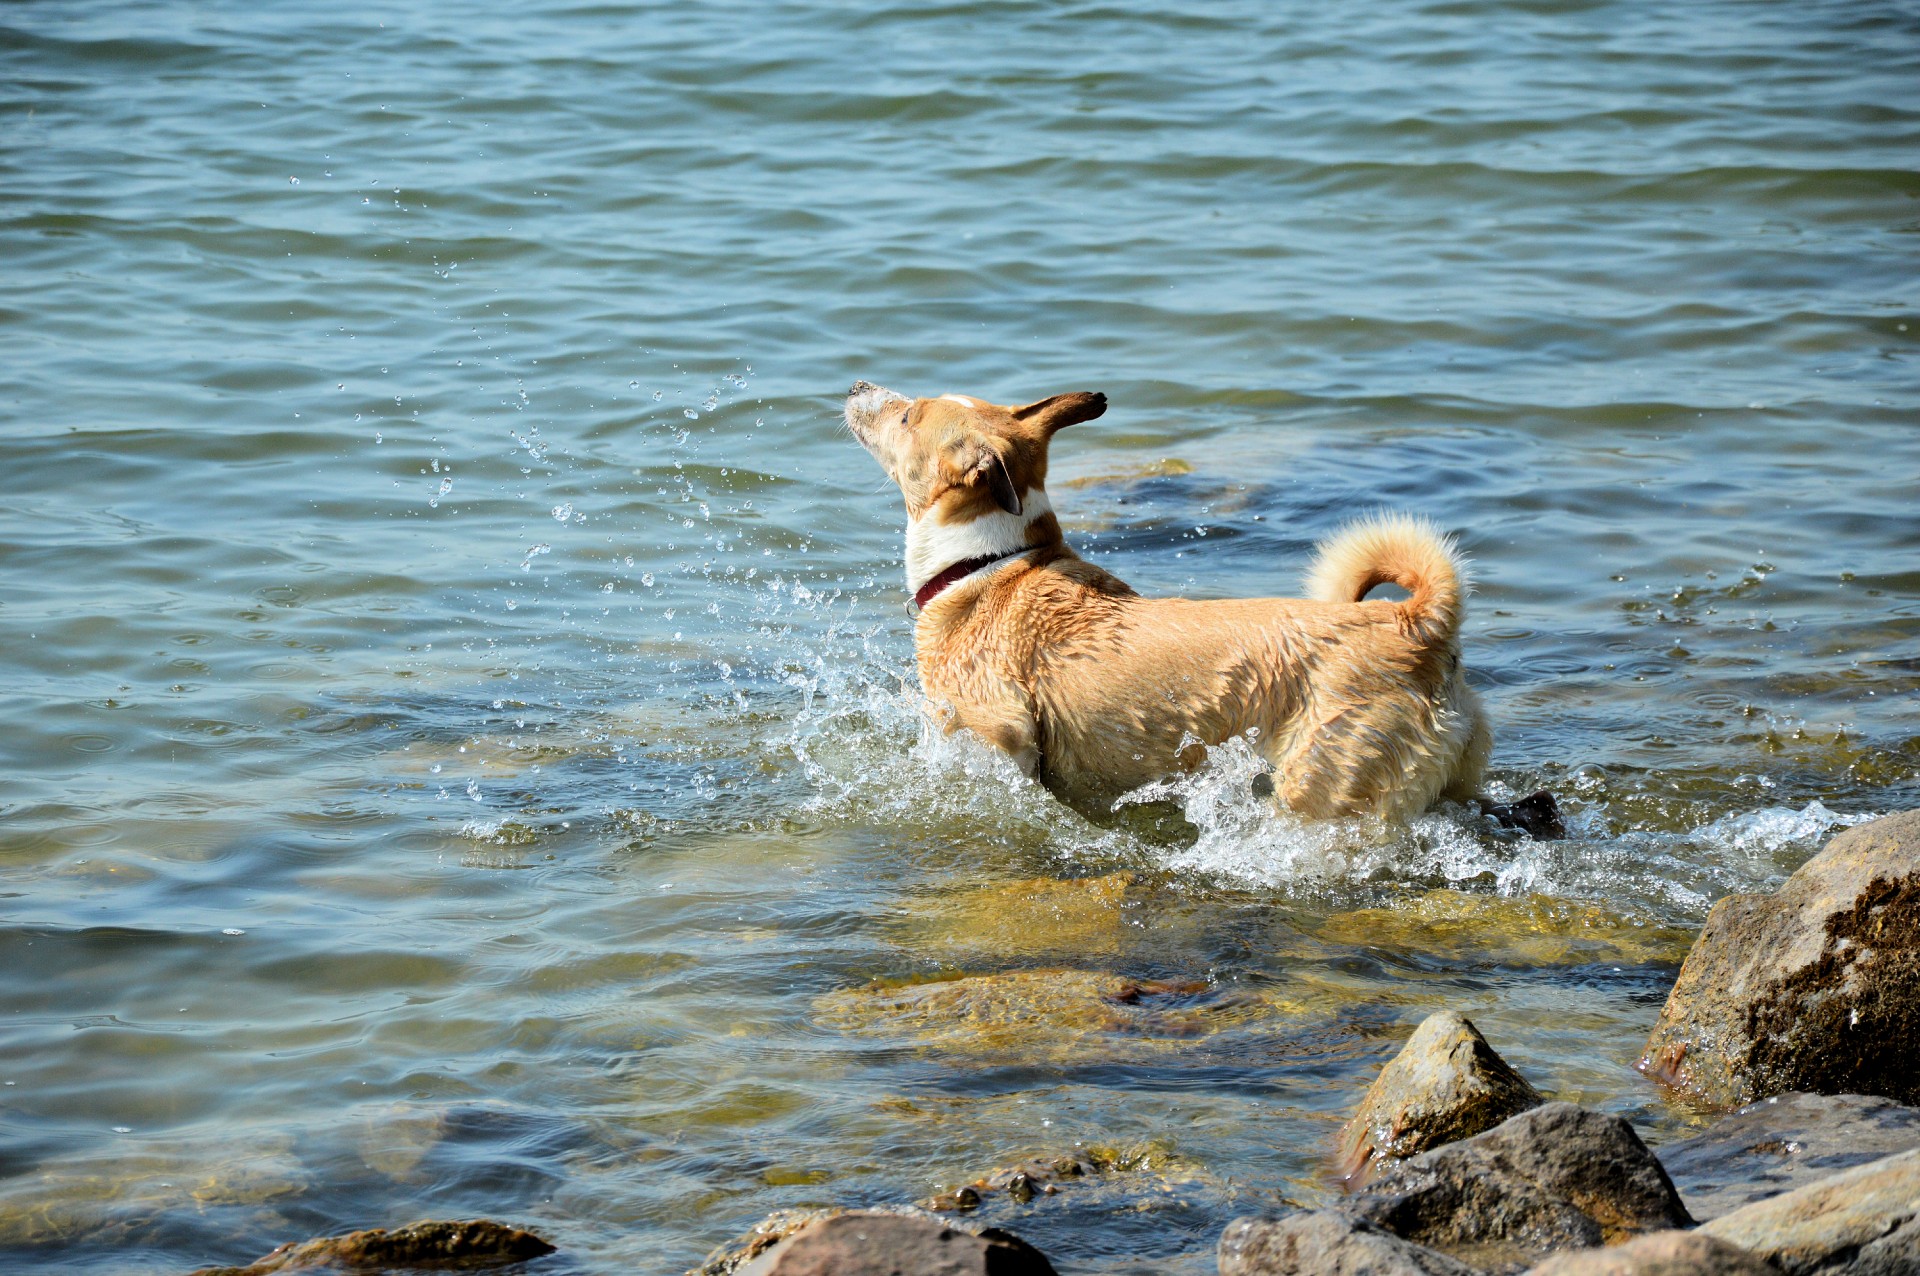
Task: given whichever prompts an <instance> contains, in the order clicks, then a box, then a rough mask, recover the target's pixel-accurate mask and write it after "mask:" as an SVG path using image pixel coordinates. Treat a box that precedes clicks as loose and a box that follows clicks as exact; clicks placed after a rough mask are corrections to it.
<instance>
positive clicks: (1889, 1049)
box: [1639, 811, 1920, 1107]
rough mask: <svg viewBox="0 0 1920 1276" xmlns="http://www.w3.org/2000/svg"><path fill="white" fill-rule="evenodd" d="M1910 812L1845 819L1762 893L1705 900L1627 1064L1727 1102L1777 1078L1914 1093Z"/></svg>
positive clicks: (1915, 889)
mask: <svg viewBox="0 0 1920 1276" xmlns="http://www.w3.org/2000/svg"><path fill="white" fill-rule="evenodd" d="M1916 1042H1920V811H1907V812H1903V813H1902V814H1899V815H1891V816H1888V817H1887V818H1885V819H1881V820H1875V821H1874V822H1873V823H1871V824H1863V825H1860V826H1858V827H1856V828H1852V829H1849V830H1847V831H1846V832H1844V833H1842V834H1840V835H1839V836H1838V837H1836V838H1834V839H1833V840H1832V841H1831V842H1829V843H1827V846H1826V849H1825V850H1823V851H1821V852H1820V853H1819V854H1818V855H1816V856H1814V857H1813V858H1812V859H1810V860H1808V861H1807V862H1806V863H1805V864H1804V865H1802V866H1801V867H1800V869H1799V870H1798V871H1797V872H1795V873H1794V874H1793V876H1791V877H1789V878H1788V879H1787V881H1786V883H1785V884H1784V885H1783V886H1781V888H1780V889H1779V890H1778V891H1777V892H1775V893H1774V894H1772V895H1729V896H1727V897H1726V898H1725V899H1722V900H1721V901H1720V902H1719V903H1717V904H1715V905H1714V906H1713V911H1712V912H1710V913H1709V914H1708V915H1707V924H1706V927H1705V928H1704V929H1703V930H1702V931H1701V933H1700V938H1699V940H1698V942H1696V943H1695V944H1694V946H1693V951H1692V952H1690V953H1688V954H1687V960H1686V963H1685V964H1684V965H1683V966H1682V967H1681V968H1680V977H1679V980H1678V981H1677V982H1676V983H1675V984H1674V987H1673V992H1672V993H1671V994H1670V995H1669V996H1668V998H1667V1004H1666V1008H1665V1009H1664V1010H1662V1011H1661V1013H1660V1021H1659V1023H1658V1024H1656V1025H1655V1027H1654V1030H1653V1035H1652V1036H1650V1037H1649V1038H1648V1039H1647V1044H1646V1049H1645V1050H1644V1051H1643V1052H1642V1055H1641V1058H1640V1064H1639V1066H1640V1068H1641V1070H1642V1071H1643V1072H1646V1073H1647V1074H1648V1075H1650V1076H1653V1077H1655V1078H1657V1079H1659V1080H1661V1081H1663V1082H1665V1083H1667V1084H1668V1085H1671V1086H1673V1087H1674V1088H1676V1089H1678V1090H1680V1091H1682V1092H1684V1093H1685V1094H1687V1095H1688V1096H1689V1097H1691V1098H1693V1099H1695V1100H1696V1101H1699V1102H1702V1103H1705V1104H1707V1105H1709V1106H1712V1107H1734V1106H1737V1105H1739V1104H1744V1103H1751V1102H1753V1101H1754V1100H1755V1099H1761V1098H1765V1097H1766V1096H1768V1095H1771V1094H1779V1093H1782V1092H1784V1091H1788V1090H1810V1091H1814V1092H1816V1093H1820V1094H1842V1093H1854V1094H1879V1095H1885V1096H1887V1097H1889V1098H1893V1099H1898V1100H1899V1101H1901V1102H1902V1103H1920V1066H1916V1063H1915V1057H1914V1050H1915V1043H1916Z"/></svg>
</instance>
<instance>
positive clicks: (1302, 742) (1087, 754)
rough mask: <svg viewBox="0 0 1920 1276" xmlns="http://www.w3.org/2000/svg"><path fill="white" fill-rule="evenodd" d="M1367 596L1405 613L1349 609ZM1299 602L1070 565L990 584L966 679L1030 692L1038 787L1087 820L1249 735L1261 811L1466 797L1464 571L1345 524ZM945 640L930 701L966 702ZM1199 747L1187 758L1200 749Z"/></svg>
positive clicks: (1405, 810)
mask: <svg viewBox="0 0 1920 1276" xmlns="http://www.w3.org/2000/svg"><path fill="white" fill-rule="evenodd" d="M1383 583H1393V584H1397V585H1399V586H1401V587H1402V588H1404V589H1406V590H1407V591H1408V595H1409V596H1408V597H1407V598H1406V599H1404V600H1401V601H1385V600H1376V601H1372V602H1361V601H1358V599H1359V598H1360V597H1361V596H1362V595H1364V594H1365V593H1366V592H1367V591H1368V590H1370V589H1372V588H1374V587H1375V586H1376V585H1379V584H1383ZM1309 587H1310V591H1311V592H1312V593H1313V594H1314V595H1315V597H1312V598H1306V599H1291V598H1251V599H1221V600H1190V599H1177V598H1175V599H1149V598H1142V597H1140V596H1139V595H1137V594H1135V593H1134V592H1133V591H1132V590H1131V589H1128V588H1127V587H1126V586H1125V585H1123V584H1121V583H1120V582H1119V581H1117V580H1115V579H1114V578H1112V577H1111V576H1108V575H1107V574H1106V573H1105V572H1102V571H1100V570H1099V569H1097V568H1092V567H1091V566H1090V565H1089V564H1086V563H1084V562H1082V561H1080V560H1078V559H1076V558H1073V557H1072V555H1071V553H1070V551H1064V549H1063V551H1062V553H1061V556H1060V557H1058V558H1054V557H1052V556H1049V558H1048V560H1047V561H1044V562H1040V563H1036V564H1033V565H1030V566H1021V565H1016V566H1013V567H1010V568H1009V569H1008V570H1007V571H1005V572H1003V573H1001V574H999V575H998V576H996V578H995V579H994V580H993V581H992V582H991V583H990V584H989V585H988V586H987V588H986V590H985V591H984V592H983V594H982V596H981V598H980V599H979V601H978V603H976V604H975V615H976V616H977V617H979V618H981V619H986V618H988V617H991V618H992V619H991V623H990V624H987V625H984V626H981V627H979V628H977V629H976V628H974V627H973V626H969V627H968V628H969V630H970V631H971V632H969V633H968V634H967V635H966V639H965V644H964V645H965V646H966V647H967V648H968V649H969V652H968V658H967V659H966V661H965V664H966V665H967V666H970V667H974V668H978V664H977V663H976V662H978V661H980V660H982V659H983V658H984V661H985V662H986V663H987V664H989V665H999V666H1001V667H1004V668H1006V669H1008V670H1010V671H1012V670H1018V671H1020V672H1021V674H1022V675H1024V676H1023V678H1022V680H1023V681H1025V682H1026V683H1027V685H1028V686H1030V687H1031V694H1032V712H1033V715H1034V718H1035V720H1036V723H1037V727H1038V730H1037V733H1036V739H1035V741H1034V745H1035V749H1036V753H1037V765H1038V772H1039V775H1040V778H1042V779H1043V780H1044V781H1045V782H1046V783H1047V784H1048V785H1049V787H1051V788H1053V789H1054V791H1055V792H1057V793H1059V794H1060V796H1061V797H1063V798H1064V799H1066V800H1068V801H1070V802H1072V803H1073V804H1074V805H1076V806H1079V807H1081V808H1082V809H1085V810H1088V811H1100V810H1104V809H1105V808H1106V807H1108V806H1109V805H1110V804H1111V803H1112V801H1113V799H1114V798H1116V797H1118V796H1119V795H1120V794H1122V793H1125V792H1127V791H1128V790H1130V789H1133V788H1137V787H1139V786H1140V785H1142V784H1147V783H1150V782H1152V781H1154V780H1157V779H1163V778H1165V777H1166V776H1168V775H1169V774H1174V773H1178V772H1180V771H1185V770H1190V769H1192V768H1193V767H1194V766H1196V765H1198V764H1199V763H1200V762H1201V761H1202V760H1204V757H1205V750H1204V748H1201V747H1200V746H1201V745H1203V744H1204V745H1215V744H1219V743H1220V742H1222V741H1224V740H1227V739H1230V738H1232V737H1235V736H1243V735H1244V736H1250V738H1251V740H1252V742H1253V744H1254V747H1255V748H1256V749H1257V750H1258V751H1259V752H1260V753H1261V755H1262V756H1264V757H1265V758H1266V759H1267V760H1268V761H1269V762H1270V763H1272V764H1273V768H1274V783H1275V789H1276V797H1277V798H1278V799H1279V800H1280V801H1281V802H1282V803H1284V804H1285V805H1287V806H1289V807H1291V808H1293V809H1294V810H1296V811H1298V812H1300V813H1301V814H1303V815H1308V816H1311V817H1316V818H1325V817H1333V816H1343V815H1354V814H1361V813H1374V814H1380V815H1383V816H1387V817H1389V818H1403V817H1405V816H1408V815H1413V814H1417V813H1419V812H1420V811H1423V810H1425V809H1426V808H1427V807H1429V806H1431V805H1432V804H1433V803H1434V802H1435V801H1437V800H1439V799H1440V798H1442V797H1457V798H1463V799H1464V798H1467V797H1470V796H1472V793H1473V789H1474V786H1475V784H1476V783H1477V781H1478V779H1479V774H1480V770H1481V767H1482V766H1483V765H1484V761H1485V757H1486V753H1487V750H1488V744H1489V741H1488V736H1487V732H1486V729H1485V727H1484V725H1483V722H1482V718H1481V715H1480V712H1479V706H1478V703H1477V700H1476V698H1475V696H1474V694H1473V692H1472V691H1471V690H1470V689H1469V688H1468V687H1467V686H1466V685H1465V683H1464V680H1463V679H1462V678H1461V676H1460V670H1459V657H1458V631H1459V622H1460V616H1461V610H1462V608H1461V604H1462V601H1463V595H1464V593H1465V589H1466V582H1465V572H1464V570H1463V567H1462V564H1461V563H1460V560H1459V558H1458V556H1457V554H1456V553H1455V551H1454V550H1453V547H1452V546H1451V545H1450V544H1449V543H1448V542H1447V541H1446V539H1445V538H1443V537H1441V536H1440V535H1439V534H1438V533H1437V532H1435V531H1433V530H1432V529H1431V528H1429V527H1427V526H1426V525H1425V524H1421V523H1418V522H1415V521H1413V520H1409V519H1382V520H1376V521H1374V522H1370V523H1366V524H1362V525H1360V526H1358V527H1355V528H1352V529H1349V530H1348V531H1347V532H1345V533H1343V534H1342V535H1340V536H1339V537H1337V538H1335V539H1334V540H1333V541H1331V542H1329V543H1328V544H1327V545H1326V546H1325V547H1324V548H1323V549H1322V551H1321V554H1320V557H1319V560H1318V561H1317V563H1316V564H1315V567H1314V569H1313V571H1312V573H1311V574H1310V586H1309ZM943 650H945V651H948V652H952V651H953V650H954V649H953V648H952V647H948V646H947V645H946V644H939V645H937V646H933V647H930V648H929V649H926V650H923V656H931V657H933V658H932V659H923V661H922V675H923V678H924V680H925V682H926V684H927V689H928V691H929V693H930V694H931V695H933V696H934V698H935V699H943V698H944V699H948V700H950V701H951V702H952V703H954V704H956V705H962V704H964V702H965V701H966V700H967V699H969V698H970V692H969V688H970V687H971V686H973V685H977V684H976V683H975V680H974V678H972V677H967V676H957V675H959V674H960V670H959V669H957V668H956V667H955V664H954V663H953V662H952V661H951V660H943V659H941V658H940V655H939V653H940V652H941V651H943ZM1196 742H1197V743H1196Z"/></svg>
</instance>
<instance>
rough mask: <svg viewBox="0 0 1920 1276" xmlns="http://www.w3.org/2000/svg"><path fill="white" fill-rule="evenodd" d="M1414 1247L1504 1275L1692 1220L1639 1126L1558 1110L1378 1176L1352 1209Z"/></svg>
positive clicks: (1383, 1165) (1511, 1121)
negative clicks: (1566, 1252)
mask: <svg viewBox="0 0 1920 1276" xmlns="http://www.w3.org/2000/svg"><path fill="white" fill-rule="evenodd" d="M1345 1208H1347V1209H1349V1210H1351V1211H1352V1212H1354V1213H1356V1214H1359V1215H1360V1216H1362V1217H1363V1218H1366V1219H1369V1220H1370V1221H1372V1222H1374V1223H1376V1224H1378V1225H1379V1226H1381V1227H1383V1228H1385V1229H1386V1230H1388V1231H1390V1232H1392V1233H1394V1234H1395V1235H1397V1236H1399V1237H1401V1238H1402V1239H1404V1240H1410V1241H1413V1242H1415V1243H1417V1244H1421V1245H1427V1246H1431V1247H1432V1248H1435V1249H1439V1250H1443V1251H1445V1252H1446V1253H1448V1254H1449V1255H1451V1256H1453V1257H1455V1258H1458V1259H1460V1260H1462V1261H1463V1262H1467V1263H1470V1264H1472V1265H1474V1266H1476V1267H1484V1268H1487V1269H1489V1270H1493V1271H1499V1272H1517V1271H1520V1270H1522V1269H1523V1268H1525V1267H1527V1266H1528V1265H1529V1264H1531V1263H1534V1262H1537V1261H1538V1260H1539V1259H1541V1258H1543V1257H1545V1256H1546V1255H1547V1254H1549V1253H1551V1252H1553V1251H1556V1250H1561V1249H1585V1248H1590V1247H1592V1246H1595V1245H1611V1244H1616V1243H1618V1242H1620V1241H1623V1240H1627V1239H1630V1238H1632V1237H1634V1236H1638V1235H1641V1234H1643V1233H1646V1232H1653V1231H1662V1230H1665V1229H1668V1228H1676V1227H1689V1226H1691V1225H1692V1223H1693V1219H1692V1218H1691V1217H1689V1216H1688V1214H1687V1210H1686V1207H1685V1206H1684V1205H1682V1204H1681V1202H1680V1195H1679V1193H1677V1192H1676V1191H1674V1188H1673V1183H1672V1181H1671V1180H1669V1179H1668V1178H1667V1172H1666V1171H1665V1170H1663V1169H1661V1168H1660V1162H1659V1161H1657V1160H1655V1159H1654V1156H1653V1153H1651V1152H1649V1151H1648V1150H1647V1147H1646V1144H1644V1143H1642V1142H1641V1141H1640V1137H1639V1136H1638V1135H1637V1134H1635V1133H1634V1132H1633V1127H1632V1126H1630V1125H1628V1124H1627V1123H1626V1122H1625V1121H1624V1120H1622V1119H1621V1118H1619V1117H1616V1116H1606V1115H1603V1114H1601V1113H1598V1112H1590V1111H1588V1110H1587V1109H1585V1108H1581V1107H1577V1106H1575V1105H1574V1104H1571V1103H1548V1104H1543V1105H1541V1106H1540V1107H1537V1108H1532V1109H1529V1110H1528V1111H1526V1112H1522V1113H1521V1114H1520V1115H1518V1116H1515V1117H1510V1118H1508V1119H1507V1120H1506V1121H1504V1122H1502V1123H1501V1124H1499V1125H1497V1126H1495V1127H1494V1128H1493V1129H1491V1130H1488V1131H1486V1132H1485V1133H1484V1134H1476V1135H1474V1136H1473V1137H1472V1138H1470V1139H1463V1140H1461V1141H1460V1142H1458V1143H1449V1144H1446V1145H1444V1146H1442V1147H1439V1148H1435V1149H1434V1150H1433V1151H1430V1152H1422V1153H1420V1154H1419V1155H1418V1156H1414V1157H1409V1158H1408V1159H1406V1160H1404V1161H1384V1162H1380V1163H1378V1164H1377V1165H1376V1167H1375V1172H1374V1177H1373V1181H1372V1182H1371V1183H1369V1184H1368V1185H1367V1188H1366V1190H1365V1191H1363V1192H1361V1193H1359V1194H1358V1195H1356V1196H1354V1197H1352V1198H1350V1199H1349V1201H1348V1203H1347V1205H1346V1207H1345Z"/></svg>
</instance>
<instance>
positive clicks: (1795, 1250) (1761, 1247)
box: [1700, 1150, 1920, 1276]
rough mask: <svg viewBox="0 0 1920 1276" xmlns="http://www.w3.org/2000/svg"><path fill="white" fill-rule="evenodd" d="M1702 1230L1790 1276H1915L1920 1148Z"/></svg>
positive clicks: (1919, 1254)
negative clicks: (1807, 1275) (1818, 1275)
mask: <svg viewBox="0 0 1920 1276" xmlns="http://www.w3.org/2000/svg"><path fill="white" fill-rule="evenodd" d="M1700 1231H1701V1232H1702V1233H1704V1234H1705V1235H1708V1236H1713V1237H1717V1238H1718V1239H1720V1240H1723V1241H1727V1242H1729V1243H1731V1244H1734V1245H1739V1246H1741V1247H1742V1248H1745V1249H1750V1250H1752V1251H1753V1252H1754V1253H1756V1254H1758V1255H1760V1256H1761V1257H1763V1258H1766V1259H1768V1260H1770V1261H1771V1262H1773V1263H1774V1264H1775V1265H1776V1266H1777V1267H1779V1268H1780V1270H1782V1271H1784V1272H1787V1273H1789V1276H1800V1274H1801V1273H1812V1272H1820V1273H1833V1274H1834V1276H1842V1274H1843V1273H1844V1276H1912V1273H1914V1272H1917V1271H1920V1150H1916V1151H1912V1152H1902V1153H1900V1154H1899V1155H1898V1156H1889V1157H1885V1158H1883V1159H1881V1160H1878V1161H1870V1162H1868V1163H1867V1164H1865V1165H1856V1166H1855V1167H1853V1168H1852V1169H1850V1170H1842V1171H1841V1172H1840V1173H1838V1174H1835V1175H1833V1176H1832V1177H1831V1178H1824V1179H1821V1180H1819V1181H1817V1182H1814V1183H1809V1184H1807V1185H1806V1186H1805V1187H1800V1188H1795V1189H1794V1190H1793V1191H1791V1192H1786V1193H1783V1194H1782V1195H1780V1196H1775V1197H1771V1198H1769V1199H1767V1200H1764V1201H1756V1202H1754V1203H1753V1204H1752V1205H1743V1206H1741V1207H1740V1208H1739V1209H1737V1210H1735V1211H1733V1212H1732V1213H1731V1214H1723V1215H1721V1216H1720V1217H1719V1218H1716V1219H1714V1220H1713V1221H1712V1222H1711V1223H1705V1224H1702V1225H1701V1228H1700Z"/></svg>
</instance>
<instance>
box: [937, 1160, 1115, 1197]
mask: <svg viewBox="0 0 1920 1276" xmlns="http://www.w3.org/2000/svg"><path fill="white" fill-rule="evenodd" d="M1107 1168H1109V1166H1107V1165H1105V1164H1102V1163H1101V1161H1100V1160H1099V1159H1097V1158H1096V1157H1095V1156H1094V1155H1093V1154H1091V1153H1088V1154H1080V1153H1071V1154H1068V1155H1066V1156H1052V1157H1042V1158H1037V1159H1035V1160H1031V1161H1017V1162H1015V1163H1014V1164H1012V1165H1003V1166H1001V1167H1000V1168H998V1169H995V1170H989V1171H988V1172H987V1173H985V1174H983V1175H981V1176H980V1177H979V1178H977V1179H975V1180H974V1181H973V1182H971V1183H967V1184H964V1185H962V1186H960V1187H957V1188H954V1189H953V1190H952V1191H950V1192H942V1193H940V1194H939V1195H937V1196H934V1197H931V1198H929V1199H928V1200H925V1201H922V1202H921V1205H922V1206H923V1207H924V1208H926V1209H930V1210H943V1211H952V1210H970V1209H977V1208H978V1207H979V1205H980V1202H981V1201H982V1200H983V1199H984V1198H986V1197H987V1196H990V1195H993V1194H994V1193H1000V1194H1002V1195H1004V1196H1006V1198H1007V1199H1008V1200H1010V1201H1018V1202H1020V1203H1021V1204H1023V1205H1024V1204H1026V1203H1027V1202H1028V1201H1031V1200H1032V1199H1033V1198H1034V1197H1035V1196H1052V1195H1053V1194H1054V1193H1056V1192H1058V1191H1059V1190H1060V1184H1062V1183H1063V1182H1066V1181H1067V1180H1069V1179H1080V1178H1086V1177H1088V1176H1089V1175H1093V1174H1098V1173H1100V1172H1101V1171H1102V1170H1104V1169H1107Z"/></svg>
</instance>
